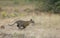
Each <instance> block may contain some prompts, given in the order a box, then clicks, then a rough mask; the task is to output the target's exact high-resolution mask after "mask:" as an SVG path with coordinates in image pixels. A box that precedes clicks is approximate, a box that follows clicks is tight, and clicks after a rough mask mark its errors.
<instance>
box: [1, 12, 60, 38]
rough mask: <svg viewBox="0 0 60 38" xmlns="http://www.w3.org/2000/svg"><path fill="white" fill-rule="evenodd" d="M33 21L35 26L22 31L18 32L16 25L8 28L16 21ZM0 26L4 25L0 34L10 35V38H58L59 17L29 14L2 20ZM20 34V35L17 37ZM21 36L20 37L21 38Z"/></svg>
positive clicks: (59, 32) (59, 30) (59, 31)
mask: <svg viewBox="0 0 60 38" xmlns="http://www.w3.org/2000/svg"><path fill="white" fill-rule="evenodd" d="M31 18H32V19H33V20H34V21H35V24H31V25H30V26H28V27H27V28H26V29H24V30H19V29H18V28H17V27H16V25H14V26H9V25H8V24H12V23H13V22H14V21H16V20H19V19H20V20H30V19H31ZM0 23H1V25H5V29H2V30H1V29H0V30H1V32H3V33H7V34H11V35H12V36H13V37H12V38H19V37H22V38H60V16H59V15H54V14H52V15H51V16H49V14H43V13H42V14H41V15H36V14H31V15H27V14H26V15H25V16H21V17H20V16H19V17H16V18H9V19H3V21H2V22H0ZM19 34H20V35H19ZM21 34H22V36H21Z"/></svg>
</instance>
